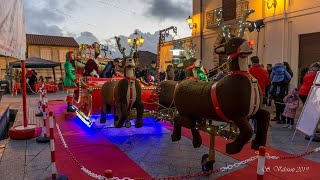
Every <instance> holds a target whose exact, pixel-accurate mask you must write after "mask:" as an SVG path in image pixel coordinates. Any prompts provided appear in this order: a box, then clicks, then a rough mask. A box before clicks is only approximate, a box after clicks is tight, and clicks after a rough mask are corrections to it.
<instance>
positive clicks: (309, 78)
mask: <svg viewBox="0 0 320 180" xmlns="http://www.w3.org/2000/svg"><path fill="white" fill-rule="evenodd" d="M316 75H317V71H313V72H308V73H307V74H306V75H305V76H304V77H303V83H302V85H301V87H300V89H299V95H304V96H308V94H309V92H310V89H311V86H312V85H313V81H314V79H315V78H316Z"/></svg>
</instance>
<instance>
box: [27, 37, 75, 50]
mask: <svg viewBox="0 0 320 180" xmlns="http://www.w3.org/2000/svg"><path fill="white" fill-rule="evenodd" d="M27 45H45V46H67V47H79V44H78V43H77V41H76V40H75V39H74V38H73V37H62V36H48V35H37V34H27Z"/></svg>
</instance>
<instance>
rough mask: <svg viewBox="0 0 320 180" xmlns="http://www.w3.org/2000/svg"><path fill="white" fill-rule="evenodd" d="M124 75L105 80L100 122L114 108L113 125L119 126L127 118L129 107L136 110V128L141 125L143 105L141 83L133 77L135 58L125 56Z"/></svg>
mask: <svg viewBox="0 0 320 180" xmlns="http://www.w3.org/2000/svg"><path fill="white" fill-rule="evenodd" d="M122 66H123V67H124V76H125V78H123V79H122V80H120V81H109V82H106V83H105V84H104V85H103V86H102V89H101V98H102V110H101V119H100V123H105V122H106V114H109V113H110V112H111V109H112V107H113V109H114V121H115V122H114V124H115V127H117V128H121V127H122V126H123V123H124V122H125V121H126V120H127V119H128V116H129V113H130V110H131V108H136V110H137V120H136V123H135V127H136V128H140V127H142V125H143V123H142V118H143V111H144V106H143V103H142V101H141V85H140V82H139V81H138V80H136V78H135V73H134V67H135V60H134V59H133V58H131V57H126V58H125V59H124V60H123V61H122Z"/></svg>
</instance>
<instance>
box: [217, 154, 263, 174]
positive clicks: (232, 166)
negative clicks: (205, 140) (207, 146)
mask: <svg viewBox="0 0 320 180" xmlns="http://www.w3.org/2000/svg"><path fill="white" fill-rule="evenodd" d="M257 158H258V156H253V157H251V158H249V159H246V160H244V161H241V162H237V163H234V164H232V165H228V166H225V167H222V168H220V171H221V172H224V171H227V170H231V169H233V168H237V167H239V166H240V165H245V164H247V163H249V162H251V161H254V160H256V159H257Z"/></svg>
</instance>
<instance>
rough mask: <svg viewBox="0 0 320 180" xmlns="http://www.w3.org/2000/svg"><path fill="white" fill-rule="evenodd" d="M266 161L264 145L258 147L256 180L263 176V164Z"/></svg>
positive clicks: (260, 179)
mask: <svg viewBox="0 0 320 180" xmlns="http://www.w3.org/2000/svg"><path fill="white" fill-rule="evenodd" d="M265 161H266V148H265V147H264V146H260V147H259V156H258V165H257V180H262V179H263V176H264V170H265V168H264V166H265Z"/></svg>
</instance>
